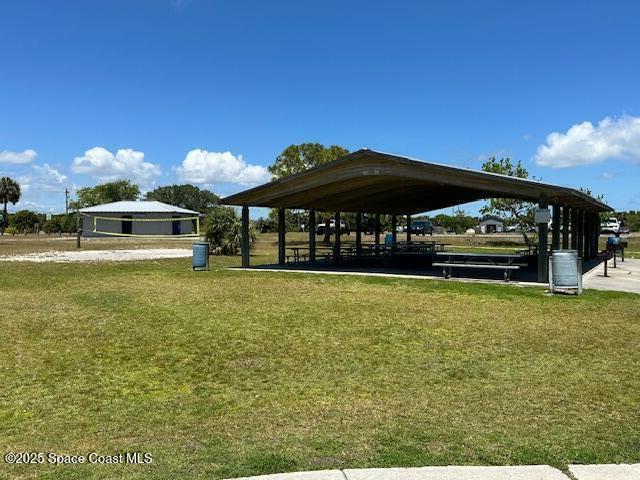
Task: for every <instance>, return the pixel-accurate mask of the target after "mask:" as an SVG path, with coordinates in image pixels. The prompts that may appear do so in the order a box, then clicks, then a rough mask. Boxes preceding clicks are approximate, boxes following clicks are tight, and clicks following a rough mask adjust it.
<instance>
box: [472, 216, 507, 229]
mask: <svg viewBox="0 0 640 480" xmlns="http://www.w3.org/2000/svg"><path fill="white" fill-rule="evenodd" d="M478 231H479V232H480V233H501V232H504V222H503V221H502V219H501V218H499V217H496V216H494V215H488V216H486V217H484V218H483V219H482V220H480V222H479V223H478Z"/></svg>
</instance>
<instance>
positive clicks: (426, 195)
mask: <svg viewBox="0 0 640 480" xmlns="http://www.w3.org/2000/svg"><path fill="white" fill-rule="evenodd" d="M487 198H512V199H518V200H525V201H529V202H536V203H538V206H539V210H538V211H537V212H536V223H537V224H538V252H539V254H538V281H539V282H544V281H546V279H547V273H548V270H547V268H548V265H547V260H548V248H547V247H548V245H547V241H548V238H547V236H548V235H547V234H548V220H549V210H548V206H549V205H551V206H552V226H553V231H552V241H551V248H552V250H557V249H559V248H560V245H562V248H564V249H566V248H569V246H571V248H572V249H574V250H577V251H578V252H580V255H581V256H582V257H583V258H585V259H593V258H595V256H596V254H597V252H598V236H599V233H600V230H599V226H600V222H599V218H598V215H599V213H598V212H602V211H610V210H612V208H611V207H610V206H609V205H606V204H605V203H603V202H601V201H599V200H598V199H596V198H593V197H592V196H591V195H587V194H586V193H584V192H581V191H580V190H576V189H575V188H569V187H563V186H560V185H553V184H550V183H544V182H539V181H537V180H530V179H524V178H516V177H510V176H507V175H499V174H496V173H489V172H483V171H478V170H470V169H466V168H460V167H453V166H450V165H442V164H437V163H428V162H422V161H419V160H414V159H411V158H407V157H402V156H399V155H392V154H390V153H383V152H376V151H374V150H368V149H361V150H358V151H356V152H353V153H351V154H349V155H346V156H344V157H342V158H339V159H337V160H334V161H333V162H329V163H326V164H324V165H320V166H318V167H315V168H311V169H309V170H306V171H304V172H301V173H298V174H296V175H291V176H288V177H284V178H280V179H278V180H274V181H272V182H269V183H266V184H264V185H260V186H258V187H255V188H251V189H249V190H245V191H244V192H240V193H236V194H235V195H231V196H228V197H225V198H223V199H222V200H221V203H223V204H226V205H241V206H242V266H243V267H248V266H249V243H250V239H249V207H250V206H256V207H272V208H277V209H278V263H280V264H284V263H285V262H286V253H285V229H286V228H285V209H286V208H301V209H308V210H309V261H311V262H313V261H315V250H316V243H315V214H316V210H325V211H332V212H335V222H336V225H339V224H340V223H339V221H340V212H354V213H356V256H359V255H358V252H360V251H361V248H362V239H361V218H362V213H373V214H375V223H376V227H375V230H376V232H375V245H376V246H377V245H379V242H380V240H379V236H380V228H379V225H380V222H379V218H380V214H387V215H391V225H392V227H391V232H392V242H395V240H393V237H394V236H395V232H396V228H395V225H396V223H395V222H396V216H397V215H407V225H408V226H409V225H410V222H411V215H413V214H415V213H420V212H427V211H430V210H437V209H441V208H446V207H451V206H454V205H460V204H462V203H467V202H472V201H474V200H482V199H487ZM561 227H562V228H561ZM410 232H411V230H410V228H409V227H407V242H408V243H410ZM561 233H562V235H561ZM570 233H571V238H569V234H570ZM569 240H570V241H569ZM333 247H334V248H333V258H334V262H335V263H336V264H338V263H339V262H340V258H341V253H340V234H339V233H338V234H336V235H335V241H334V246H333Z"/></svg>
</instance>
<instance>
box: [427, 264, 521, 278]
mask: <svg viewBox="0 0 640 480" xmlns="http://www.w3.org/2000/svg"><path fill="white" fill-rule="evenodd" d="M433 266H434V267H442V273H443V275H444V278H449V277H450V276H451V269H452V268H478V269H480V268H486V269H490V270H503V271H504V281H505V282H508V281H509V280H510V277H511V275H510V274H511V271H513V270H520V265H513V264H511V265H507V264H503V265H500V264H492V263H449V262H435V263H433ZM447 270H448V271H447Z"/></svg>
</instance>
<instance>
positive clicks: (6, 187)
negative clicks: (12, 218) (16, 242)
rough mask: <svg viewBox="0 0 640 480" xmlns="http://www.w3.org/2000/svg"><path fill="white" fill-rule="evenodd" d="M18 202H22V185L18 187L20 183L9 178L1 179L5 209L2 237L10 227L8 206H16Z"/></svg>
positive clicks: (0, 188)
mask: <svg viewBox="0 0 640 480" xmlns="http://www.w3.org/2000/svg"><path fill="white" fill-rule="evenodd" d="M18 200H20V185H18V182H16V181H15V180H13V179H12V178H9V177H2V178H0V202H2V203H3V204H4V208H3V210H2V223H1V224H0V227H1V229H2V235H4V230H5V228H7V226H8V225H9V214H8V213H7V204H8V203H9V202H11V203H12V204H14V205H15V204H16V203H18Z"/></svg>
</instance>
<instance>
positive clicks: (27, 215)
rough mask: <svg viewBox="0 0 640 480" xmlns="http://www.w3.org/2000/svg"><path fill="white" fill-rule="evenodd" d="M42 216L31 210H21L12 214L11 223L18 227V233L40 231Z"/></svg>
mask: <svg viewBox="0 0 640 480" xmlns="http://www.w3.org/2000/svg"><path fill="white" fill-rule="evenodd" d="M40 220H41V218H40V216H39V215H38V214H37V213H35V212H32V211H30V210H20V211H19V212H16V213H15V214H13V215H11V218H10V219H9V225H11V226H12V227H14V228H15V229H16V232H18V233H38V230H39V229H40V226H41V225H42V223H44V222H42V223H41V221H40Z"/></svg>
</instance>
